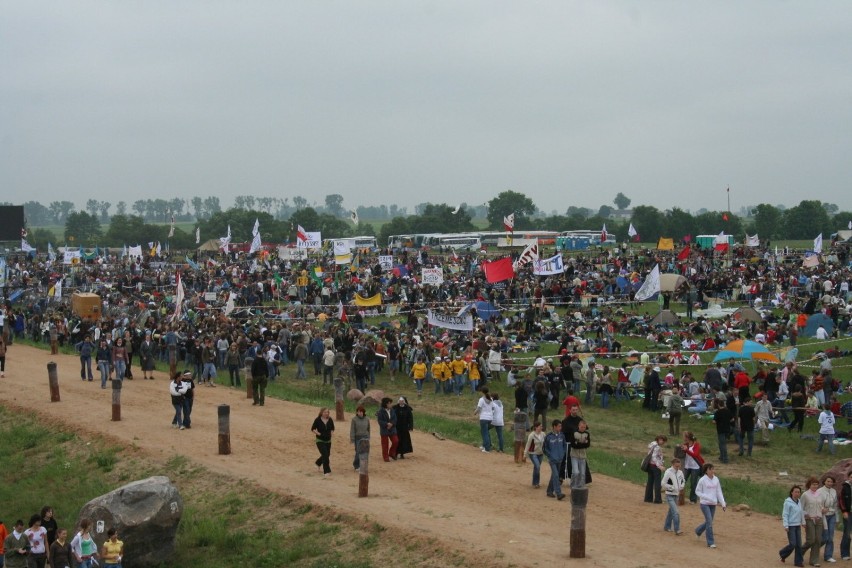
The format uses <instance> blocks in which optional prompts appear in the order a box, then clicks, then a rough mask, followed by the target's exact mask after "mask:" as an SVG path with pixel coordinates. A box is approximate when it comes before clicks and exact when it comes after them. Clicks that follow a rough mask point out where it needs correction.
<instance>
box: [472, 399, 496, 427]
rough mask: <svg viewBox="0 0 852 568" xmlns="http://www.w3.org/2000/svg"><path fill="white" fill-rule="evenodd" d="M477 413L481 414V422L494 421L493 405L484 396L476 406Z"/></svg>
mask: <svg viewBox="0 0 852 568" xmlns="http://www.w3.org/2000/svg"><path fill="white" fill-rule="evenodd" d="M476 411H477V412H478V413H479V419H480V420H489V421H491V420H494V407H493V403H492V401H490V400H488V399H487V398H485V397H484V396H483V397H481V398H480V399H479V402H478V403H477V405H476Z"/></svg>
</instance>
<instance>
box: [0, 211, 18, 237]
mask: <svg viewBox="0 0 852 568" xmlns="http://www.w3.org/2000/svg"><path fill="white" fill-rule="evenodd" d="M23 228H24V206H23V205H0V241H19V240H21V229H23Z"/></svg>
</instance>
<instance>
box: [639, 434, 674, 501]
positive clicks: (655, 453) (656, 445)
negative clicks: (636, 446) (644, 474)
mask: <svg viewBox="0 0 852 568" xmlns="http://www.w3.org/2000/svg"><path fill="white" fill-rule="evenodd" d="M668 441H669V439H668V438H667V437H666V436H664V435H663V434H660V435H659V436H657V437H656V438H654V441H653V442H651V443H650V444H648V453H650V454H651V461H650V462H649V463H648V481H647V482H646V483H645V502H646V503H656V504H661V503H662V502H663V497H662V494H661V493H662V489H661V487H662V485H661V484H662V480H663V472H664V471H665V459H664V458H663V446H665V445H666V442H668Z"/></svg>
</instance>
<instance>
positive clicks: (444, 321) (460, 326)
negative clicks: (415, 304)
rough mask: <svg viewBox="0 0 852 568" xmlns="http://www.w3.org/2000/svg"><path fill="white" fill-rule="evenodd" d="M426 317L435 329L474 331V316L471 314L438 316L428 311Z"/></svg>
mask: <svg viewBox="0 0 852 568" xmlns="http://www.w3.org/2000/svg"><path fill="white" fill-rule="evenodd" d="M426 316H427V320H428V322H429V325H432V326H435V327H443V328H445V329H455V330H457V331H473V316H472V315H470V314H464V315H462V316H453V315H448V314H437V313H435V312H433V311H432V310H427V312H426Z"/></svg>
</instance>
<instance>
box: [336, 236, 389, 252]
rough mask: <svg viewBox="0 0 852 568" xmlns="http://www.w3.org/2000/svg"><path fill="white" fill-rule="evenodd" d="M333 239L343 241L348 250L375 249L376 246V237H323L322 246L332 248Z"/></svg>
mask: <svg viewBox="0 0 852 568" xmlns="http://www.w3.org/2000/svg"><path fill="white" fill-rule="evenodd" d="M335 241H345V242H346V246H348V247H349V250H350V251H351V250H364V249H370V250H372V249H375V248H376V247H377V244H376V237H370V236H366V235H365V236H361V237H341V238H339V239H323V241H322V242H323V248H333V247H334V242H335Z"/></svg>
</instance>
